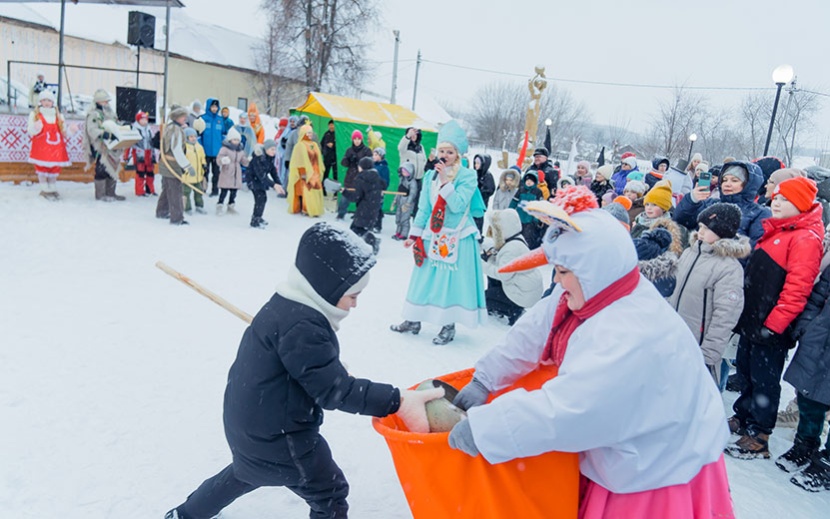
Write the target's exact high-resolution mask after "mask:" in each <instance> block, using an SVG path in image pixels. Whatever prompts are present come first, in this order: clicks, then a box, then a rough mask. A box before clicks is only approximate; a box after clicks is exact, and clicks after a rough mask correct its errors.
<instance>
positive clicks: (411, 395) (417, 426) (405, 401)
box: [397, 387, 444, 433]
mask: <svg viewBox="0 0 830 519" xmlns="http://www.w3.org/2000/svg"><path fill="white" fill-rule="evenodd" d="M443 396H444V388H443V387H436V388H434V389H424V390H421V391H411V390H407V391H404V392H403V393H402V394H401V407H400V408H399V409H398V413H397V414H398V416H399V417H400V418H401V420H403V423H404V424H405V425H406V428H407V429H409V430H410V431H411V432H415V433H428V432H429V421H428V420H427V408H426V403H427V402H430V401H432V400H435V399H436V398H442V397H443Z"/></svg>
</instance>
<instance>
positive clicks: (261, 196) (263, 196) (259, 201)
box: [251, 189, 268, 220]
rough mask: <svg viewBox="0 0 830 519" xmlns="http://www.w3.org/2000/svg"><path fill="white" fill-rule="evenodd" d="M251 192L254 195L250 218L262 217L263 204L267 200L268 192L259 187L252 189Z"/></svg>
mask: <svg viewBox="0 0 830 519" xmlns="http://www.w3.org/2000/svg"><path fill="white" fill-rule="evenodd" d="M251 193H252V194H253V195H254V217H253V218H252V220H257V219H259V218H262V213H264V212H265V204H266V203H267V202H268V193H266V192H265V191H263V190H261V189H252V190H251Z"/></svg>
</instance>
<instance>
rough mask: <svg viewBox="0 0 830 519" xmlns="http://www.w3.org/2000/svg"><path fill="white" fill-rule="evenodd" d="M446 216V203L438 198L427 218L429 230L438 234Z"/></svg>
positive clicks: (442, 198) (440, 197) (441, 198)
mask: <svg viewBox="0 0 830 519" xmlns="http://www.w3.org/2000/svg"><path fill="white" fill-rule="evenodd" d="M446 215H447V201H446V200H444V197H443V196H440V195H439V196H438V200H436V201H435V205H434V206H433V208H432V215H431V216H430V218H429V230H430V231H432V232H438V231H440V230H441V228H442V227H444V217H445V216H446Z"/></svg>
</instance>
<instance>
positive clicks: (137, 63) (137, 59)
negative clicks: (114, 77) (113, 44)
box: [135, 43, 141, 88]
mask: <svg viewBox="0 0 830 519" xmlns="http://www.w3.org/2000/svg"><path fill="white" fill-rule="evenodd" d="M136 49H137V50H138V54H136V57H135V87H136V88H138V78H139V76H140V72H141V44H140V43H139V44H138V45H137V46H136Z"/></svg>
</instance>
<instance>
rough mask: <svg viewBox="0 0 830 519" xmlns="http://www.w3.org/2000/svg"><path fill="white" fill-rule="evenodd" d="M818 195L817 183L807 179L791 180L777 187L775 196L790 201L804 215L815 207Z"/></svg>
mask: <svg viewBox="0 0 830 519" xmlns="http://www.w3.org/2000/svg"><path fill="white" fill-rule="evenodd" d="M816 193H818V188H816V183H815V182H813V181H812V180H810V179H809V178H807V177H795V178H790V179H787V180H785V181H783V182H781V183H780V184H778V185H777V186H775V194H776V195H781V196H783V197H784V198H786V199H787V200H789V201H790V203H792V204H793V205H794V206H795V207H796V208H797V209H798V210H799V211H800V212H802V213H804V212H806V211H809V210H810V208H811V207H813V203H814V202H815V201H816Z"/></svg>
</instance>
